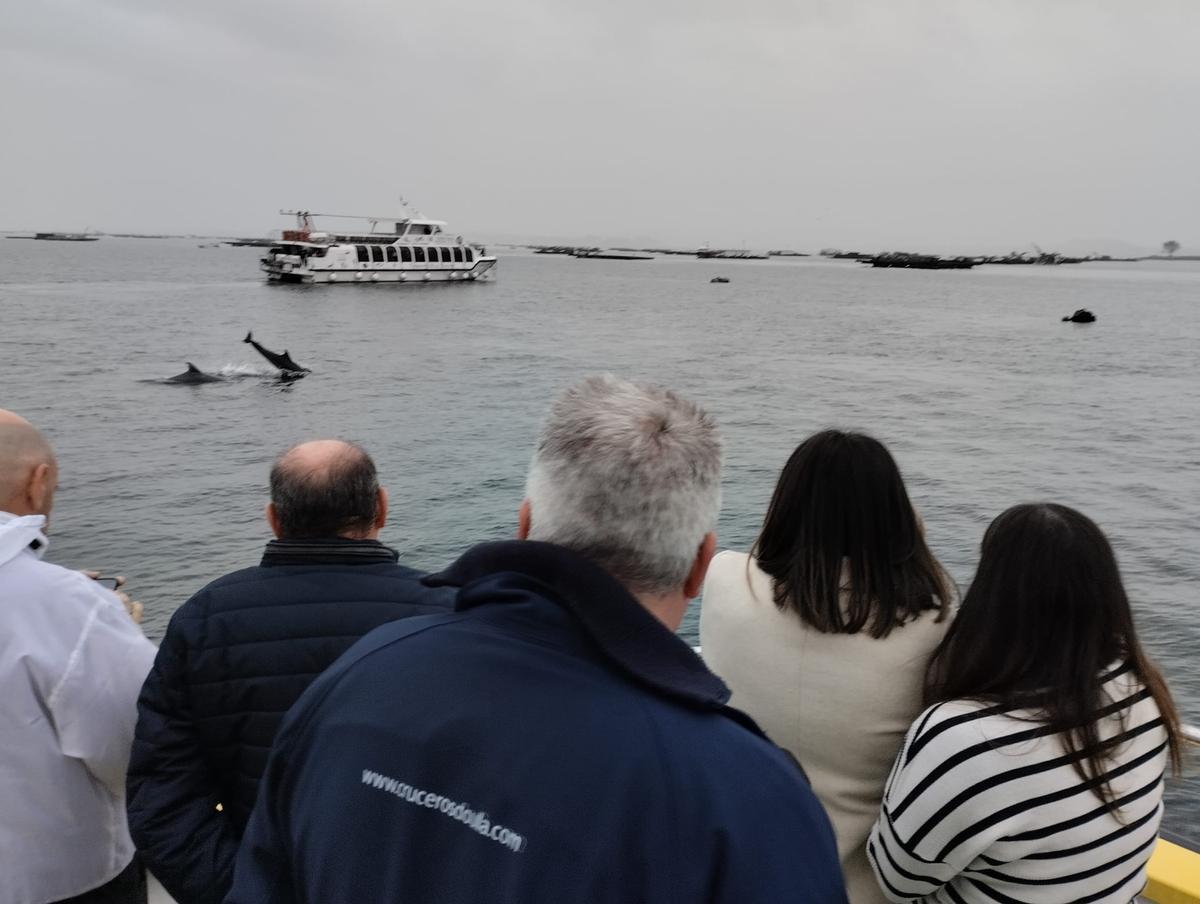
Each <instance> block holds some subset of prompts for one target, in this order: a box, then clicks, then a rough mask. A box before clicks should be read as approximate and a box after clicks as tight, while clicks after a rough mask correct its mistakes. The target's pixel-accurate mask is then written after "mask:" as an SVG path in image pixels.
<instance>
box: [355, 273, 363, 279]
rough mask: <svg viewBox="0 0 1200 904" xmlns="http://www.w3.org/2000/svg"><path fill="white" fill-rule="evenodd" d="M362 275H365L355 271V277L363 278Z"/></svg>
mask: <svg viewBox="0 0 1200 904" xmlns="http://www.w3.org/2000/svg"><path fill="white" fill-rule="evenodd" d="M362 276H363V275H362V274H361V273H355V274H354V278H355V279H362Z"/></svg>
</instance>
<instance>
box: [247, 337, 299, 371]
mask: <svg viewBox="0 0 1200 904" xmlns="http://www.w3.org/2000/svg"><path fill="white" fill-rule="evenodd" d="M242 341H243V342H249V343H250V344H251V345H253V346H254V348H255V349H256V350H257V351H258V353H259V354H260V355H262V356H263V357H264V358H266V359H267V360H268V361H270V362H271V363H272V364H274V365H275V366H276V367H278V368H279V369H280V370H282V371H283V372H284V373H289V374H310V373H312V371H311V370H309V369H308V368H307V367H301V366H300V365H299V364H297V363H296V362H295V361H293V360H292V356H291V355H289V354H288V353H287V349H286V348H285V349H284V350H283V354H277V353H276V352H273V351H271V350H270V349H269V348H263V347H262V346H261V345H259V344H258V343H257V342H255V341H254V334H253V333H247V334H246V338H245V339H243V340H242Z"/></svg>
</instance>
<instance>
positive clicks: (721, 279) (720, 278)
mask: <svg viewBox="0 0 1200 904" xmlns="http://www.w3.org/2000/svg"><path fill="white" fill-rule="evenodd" d="M709 282H710V283H714V282H718V283H726V282H729V277H728V276H714V277H713V278H712V279H710V280H709Z"/></svg>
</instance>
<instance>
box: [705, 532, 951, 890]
mask: <svg viewBox="0 0 1200 904" xmlns="http://www.w3.org/2000/svg"><path fill="white" fill-rule="evenodd" d="M935 616H936V613H934V612H929V613H926V614H924V615H923V616H922V617H921V618H919V619H916V620H914V621H911V622H909V623H907V624H905V625H903V626H902V627H899V628H896V629H894V630H893V631H892V632H891V633H890V634H889V635H888V636H887V637H884V638H880V639H876V638H873V637H871V636H870V635H869V634H867V633H865V632H863V633H859V634H822V633H821V632H819V631H817V630H816V629H814V628H812V627H810V626H809V625H807V624H805V623H804V622H802V621H801V620H800V617H799V616H798V615H796V614H795V613H794V612H791V611H781V610H780V609H779V608H778V607H777V606H776V605H775V603H774V601H773V595H772V580H771V578H770V577H769V576H768V575H767V574H765V573H764V572H763V571H762V570H761V569H759V567H758V566H757V564H755V563H754V562H753V561H752V560H751V559H750V557H749V556H748V555H746V554H745V553H738V552H730V551H726V552H722V553H720V554H719V555H718V556H717V557H716V558H715V559H713V562H712V565H711V566H710V568H709V571H708V578H707V579H706V581H705V584H704V596H703V599H702V603H701V609H700V643H701V646H702V649H703V655H704V659H705V661H706V662H707V663H708V665H709V667H710V668H711V669H712V670H713V671H714V672H716V673H717V674H718V675H720V676H721V677H722V678H723V679H724V680H725V682H726V683H727V684H728V685H729V687H730V689H731V690H732V691H733V698H732V700H731V701H730V702H731V703H732V705H733V706H736V707H737V708H739V709H741V710H743V711H745V712H747V713H749V714H750V716H752V717H753V718H754V719H755V721H757V722H758V724H759V725H760V726H762V728H763V730H765V731H766V733H767V734H768V735H769V736H770V737H771V739H772V740H773V741H775V743H776V744H778V745H779V746H780V747H783V748H784V749H786V750H789V751H790V752H791V753H792V754H793V755H794V756H795V757H796V759H798V760H799V761H800V764H801V765H802V766H803V767H804V770H805V772H807V773H808V777H809V779H810V781H811V782H812V787H813V790H814V791H815V792H816V794H817V797H818V798H819V799H820V801H821V803H822V804H823V805H824V807H825V811H826V812H827V813H828V814H829V819H830V822H832V823H833V830H834V833H835V834H836V835H837V842H838V855H839V856H840V858H841V861H842V869H843V872H844V873H845V876H846V889H847V892H848V893H849V898H850V902H851V904H874V902H884V901H886V900H887V898H885V897H884V896H883V893H882V892H881V891H880V890H879V887H878V885H877V883H876V881H875V877H874V874H873V873H872V871H871V867H870V864H869V863H868V862H867V856H866V841H867V836H868V834H869V833H870V831H871V826H872V825H873V824H874V822H875V820H876V818H877V817H878V816H879V807H880V803H881V801H882V799H883V788H884V783H885V782H886V781H887V776H888V772H889V771H890V770H891V767H892V762H893V761H894V760H895V758H896V753H897V751H899V749H900V745H901V743H902V742H903V740H904V736H905V733H906V732H907V731H908V729H909V726H910V725H911V724H912V721H913V719H914V718H915V717H916V716H917V715H918V714H919V713H920V712H921V709H922V705H921V684H922V681H923V679H924V674H925V665H926V663H927V662H928V660H929V656H930V654H931V653H932V652H933V649H934V647H936V646H937V644H938V642H939V641H940V640H941V639H942V635H943V634H944V633H945V631H946V629H947V628H948V627H949V623H950V622H949V619H945V620H943V621H941V622H936V621H935V620H934V619H935ZM781 843H787V842H786V840H783V839H781ZM794 843H796V844H803V840H802V839H796V840H795V842H794Z"/></svg>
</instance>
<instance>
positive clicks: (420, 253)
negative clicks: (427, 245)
mask: <svg viewBox="0 0 1200 904" xmlns="http://www.w3.org/2000/svg"><path fill="white" fill-rule="evenodd" d="M413 260H415V261H416V262H417V263H418V264H423V263H425V249H424V248H414V249H413Z"/></svg>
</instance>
